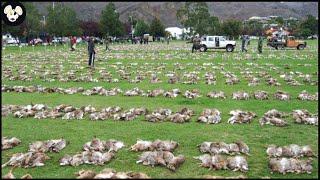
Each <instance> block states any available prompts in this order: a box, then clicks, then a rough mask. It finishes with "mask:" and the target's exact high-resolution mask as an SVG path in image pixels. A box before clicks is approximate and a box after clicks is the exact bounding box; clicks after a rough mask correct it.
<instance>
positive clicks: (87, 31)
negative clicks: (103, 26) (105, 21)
mask: <svg viewBox="0 0 320 180" xmlns="http://www.w3.org/2000/svg"><path fill="white" fill-rule="evenodd" d="M80 28H81V29H82V33H83V35H85V36H101V35H102V33H101V31H100V28H99V23H97V22H95V21H81V22H80Z"/></svg>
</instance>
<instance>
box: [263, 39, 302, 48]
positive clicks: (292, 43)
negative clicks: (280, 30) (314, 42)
mask: <svg viewBox="0 0 320 180" xmlns="http://www.w3.org/2000/svg"><path fill="white" fill-rule="evenodd" d="M267 45H268V46H270V47H273V48H275V49H279V48H281V49H284V48H297V49H298V50H303V49H304V48H305V47H307V42H306V41H302V40H296V39H295V37H294V36H282V37H280V38H271V39H269V40H268V43H267Z"/></svg>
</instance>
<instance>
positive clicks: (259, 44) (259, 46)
mask: <svg viewBox="0 0 320 180" xmlns="http://www.w3.org/2000/svg"><path fill="white" fill-rule="evenodd" d="M258 51H259V54H261V53H262V37H261V36H260V37H259V41H258Z"/></svg>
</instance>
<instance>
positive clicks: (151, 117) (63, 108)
mask: <svg viewBox="0 0 320 180" xmlns="http://www.w3.org/2000/svg"><path fill="white" fill-rule="evenodd" d="M121 111H122V108H121V107H119V106H112V107H107V108H103V109H102V110H100V111H98V110H97V109H96V108H95V107H93V106H91V105H89V106H82V107H81V108H76V107H73V106H71V105H65V104H61V105H58V106H56V107H54V108H52V109H51V108H49V107H48V106H47V105H44V104H35V105H27V106H21V105H2V116H7V115H9V114H13V116H14V117H17V118H25V117H34V118H36V119H45V118H59V117H62V119H66V120H69V119H83V118H84V116H85V115H86V114H88V116H89V119H90V120H107V119H112V118H113V119H114V120H124V121H130V120H134V119H135V118H137V117H138V116H141V115H145V120H146V121H149V122H163V121H171V122H174V123H185V122H190V121H191V118H192V116H194V115H195V112H194V111H193V110H192V109H189V108H182V109H181V110H180V111H178V112H173V111H172V110H171V109H168V108H158V109H156V110H154V111H152V112H151V113H150V112H149V110H148V109H147V108H144V107H140V108H131V109H129V110H126V111H124V112H121ZM229 114H230V115H231V117H230V118H229V119H228V121H227V122H228V123H230V124H235V123H239V124H242V123H250V122H252V121H253V119H254V118H255V117H257V115H256V114H255V113H254V112H251V111H243V110H239V109H237V110H232V111H230V113H229ZM290 114H292V117H293V119H294V122H295V123H299V124H311V125H316V126H317V125H318V115H317V114H312V113H310V112H309V111H307V110H305V109H302V110H300V109H298V110H293V112H292V113H290ZM288 115H289V114H288V113H284V112H280V111H278V110H276V109H272V110H269V111H268V112H266V113H265V114H264V115H263V117H261V119H260V120H259V123H260V125H261V126H263V125H265V124H270V125H275V126H279V127H282V126H287V125H288V122H287V121H286V120H284V118H286V117H287V116H288ZM197 122H201V123H207V124H217V123H220V122H221V112H220V111H219V110H218V109H215V108H213V109H204V110H203V111H202V112H201V114H200V116H199V117H198V118H197Z"/></svg>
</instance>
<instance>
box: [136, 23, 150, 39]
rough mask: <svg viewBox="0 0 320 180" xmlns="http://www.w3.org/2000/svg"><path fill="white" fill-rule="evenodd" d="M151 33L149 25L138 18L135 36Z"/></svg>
mask: <svg viewBox="0 0 320 180" xmlns="http://www.w3.org/2000/svg"><path fill="white" fill-rule="evenodd" d="M146 33H149V26H148V24H146V23H145V22H144V21H143V20H138V22H137V24H136V28H135V29H134V35H135V36H143V34H146Z"/></svg>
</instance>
